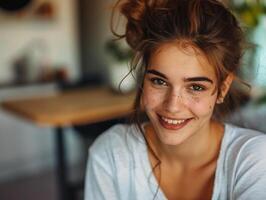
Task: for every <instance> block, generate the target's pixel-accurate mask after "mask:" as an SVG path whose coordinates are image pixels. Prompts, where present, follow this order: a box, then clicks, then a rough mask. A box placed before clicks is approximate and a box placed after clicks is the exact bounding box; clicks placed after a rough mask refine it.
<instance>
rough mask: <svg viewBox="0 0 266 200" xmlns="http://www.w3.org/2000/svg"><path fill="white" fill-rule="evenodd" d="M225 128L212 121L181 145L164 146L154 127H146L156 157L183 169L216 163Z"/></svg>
mask: <svg viewBox="0 0 266 200" xmlns="http://www.w3.org/2000/svg"><path fill="white" fill-rule="evenodd" d="M222 133H223V126H222V125H221V124H219V123H217V122H214V121H211V122H210V123H209V124H208V125H207V126H206V127H203V128H202V129H201V131H200V132H198V133H196V134H194V135H193V136H191V137H190V138H188V139H187V140H186V141H185V142H184V143H182V144H180V145H166V144H163V143H162V142H161V141H160V140H159V138H158V137H157V135H156V133H155V131H154V129H153V127H152V126H151V125H148V126H147V127H146V137H147V140H148V142H149V145H150V147H151V148H152V150H153V151H154V153H155V154H156V156H157V157H158V158H159V159H160V160H161V161H162V162H167V163H169V164H170V163H171V165H179V166H183V167H186V168H188V167H190V168H198V167H203V166H205V165H208V164H209V163H211V162H213V161H216V160H217V158H218V155H219V150H220V143H221V138H222Z"/></svg>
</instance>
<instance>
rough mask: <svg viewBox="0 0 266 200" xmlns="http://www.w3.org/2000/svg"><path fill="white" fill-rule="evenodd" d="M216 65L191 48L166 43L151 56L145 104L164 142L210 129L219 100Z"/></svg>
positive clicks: (182, 140) (176, 141)
mask: <svg viewBox="0 0 266 200" xmlns="http://www.w3.org/2000/svg"><path fill="white" fill-rule="evenodd" d="M216 82H217V79H216V76H215V72H214V68H213V67H212V66H210V64H209V63H208V62H207V60H206V58H205V57H204V56H202V55H200V54H199V53H196V52H195V51H194V49H193V48H192V47H188V48H187V49H185V50H184V49H180V48H179V47H178V45H176V44H164V45H163V46H161V47H160V48H159V49H158V50H157V51H156V52H155V53H154V54H153V55H152V56H151V58H150V60H149V65H148V67H147V72H146V74H145V77H144V86H143V87H144V88H143V94H142V98H141V101H142V105H143V107H144V109H145V111H146V113H147V115H148V117H149V119H150V121H151V124H152V126H153V129H154V132H155V133H156V135H157V136H158V138H159V140H160V141H161V142H162V143H163V144H168V145H178V144H181V143H183V142H185V141H186V140H188V139H189V138H190V137H191V136H193V135H195V134H197V133H199V132H204V131H206V130H209V129H208V128H209V125H210V119H211V117H212V114H213V110H214V106H215V104H216V101H217V89H216Z"/></svg>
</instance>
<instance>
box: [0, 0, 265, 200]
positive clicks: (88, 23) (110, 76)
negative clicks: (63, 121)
mask: <svg viewBox="0 0 266 200" xmlns="http://www.w3.org/2000/svg"><path fill="white" fill-rule="evenodd" d="M113 3H114V1H113V0H1V1H0V103H1V102H4V101H8V100H13V99H20V98H29V97H34V96H40V95H51V94H56V93H57V92H58V91H62V90H68V89H75V88H78V87H84V86H89V87H98V86H107V87H109V88H110V89H111V90H112V91H116V92H117V93H118V91H117V86H118V83H119V81H120V80H121V79H122V78H121V77H123V76H124V75H125V74H126V73H127V71H128V68H127V62H128V61H129V59H130V57H131V52H130V50H128V47H127V46H126V45H125V44H124V43H123V42H120V43H113V42H112V40H111V38H112V34H111V32H110V28H109V27H110V16H111V8H112V4H113ZM226 3H227V4H228V6H230V7H231V8H232V9H233V10H234V12H235V14H236V15H237V16H238V18H239V19H240V20H241V23H242V25H243V27H245V30H246V37H247V39H248V40H249V41H250V42H251V43H253V44H254V45H253V46H252V47H251V48H250V49H249V50H248V51H247V53H246V54H245V58H244V62H243V69H244V70H243V72H241V74H240V76H241V77H242V78H243V79H244V80H247V81H248V82H249V83H250V84H252V85H253V88H252V91H251V92H252V97H251V101H250V102H249V103H247V104H245V106H244V107H243V108H242V109H241V110H239V111H238V112H237V113H236V114H235V115H233V116H232V117H231V120H232V121H234V122H235V123H237V124H240V125H243V126H246V127H251V128H255V129H258V130H262V131H265V132H266V125H265V120H266V89H265V88H266V37H265V36H264V35H265V32H266V0H261V1H259V0H234V1H228V0H227V1H226ZM120 25H123V22H121V23H120ZM121 27H122V26H121ZM121 27H120V26H119V27H118V30H120V29H121ZM118 72H122V74H118ZM125 82H126V83H125V85H124V91H125V92H126V93H127V92H130V91H132V89H133V88H134V80H131V79H130V78H129V79H128V80H127V81H125ZM84 101H86V100H84ZM106 127H107V126H106ZM83 128H84V127H83ZM86 128H87V127H86ZM86 130H88V129H86ZM93 130H94V129H93V128H91V129H90V131H93ZM64 131H65V135H66V138H65V139H66V147H67V153H68V154H67V160H68V165H69V169H70V170H69V174H70V175H69V176H70V178H71V179H74V180H76V179H81V180H82V178H84V162H86V161H84V148H83V147H84V141H83V139H84V138H83V137H81V136H80V134H76V133H77V132H78V131H80V129H79V128H74V129H73V127H71V126H66V127H65V129H64ZM54 148H55V147H54V129H53V127H39V126H37V125H35V124H33V123H30V122H28V121H26V120H23V119H21V118H19V117H16V116H15V115H13V114H11V113H9V112H7V111H6V110H4V109H2V108H0V199H1V200H13V199H14V200H20V199H23V200H24V199H25V200H33V199H39V200H40V199H46V200H47V199H49V200H55V199H58V191H57V185H56V184H57V183H56V176H55V170H54V168H55V163H54V160H55V154H54V151H55V149H54ZM81 188H82V187H81ZM81 188H79V190H78V193H79V194H78V195H76V197H75V199H82V194H83V191H82V189H81Z"/></svg>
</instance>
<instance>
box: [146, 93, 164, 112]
mask: <svg viewBox="0 0 266 200" xmlns="http://www.w3.org/2000/svg"><path fill="white" fill-rule="evenodd" d="M163 99H164V95H163V94H162V93H160V92H158V91H154V90H153V89H149V90H144V91H143V94H142V98H141V100H142V105H143V106H144V108H146V109H152V108H155V107H157V106H160V105H161V104H162V103H163Z"/></svg>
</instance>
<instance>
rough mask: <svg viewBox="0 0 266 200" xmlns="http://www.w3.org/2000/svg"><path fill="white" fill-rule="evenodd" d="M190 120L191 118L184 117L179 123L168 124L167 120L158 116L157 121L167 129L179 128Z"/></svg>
mask: <svg viewBox="0 0 266 200" xmlns="http://www.w3.org/2000/svg"><path fill="white" fill-rule="evenodd" d="M190 120H192V119H186V120H185V121H184V122H183V123H181V124H168V123H167V122H165V121H164V120H163V119H162V118H161V117H159V122H160V124H161V125H162V126H163V127H164V128H166V129H169V130H179V129H181V128H183V127H184V126H186V125H187V124H188V123H189V122H190Z"/></svg>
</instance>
